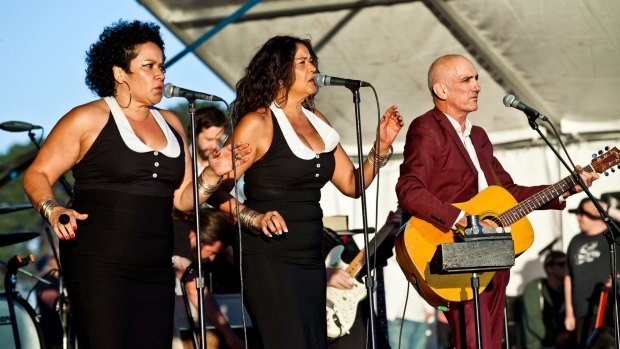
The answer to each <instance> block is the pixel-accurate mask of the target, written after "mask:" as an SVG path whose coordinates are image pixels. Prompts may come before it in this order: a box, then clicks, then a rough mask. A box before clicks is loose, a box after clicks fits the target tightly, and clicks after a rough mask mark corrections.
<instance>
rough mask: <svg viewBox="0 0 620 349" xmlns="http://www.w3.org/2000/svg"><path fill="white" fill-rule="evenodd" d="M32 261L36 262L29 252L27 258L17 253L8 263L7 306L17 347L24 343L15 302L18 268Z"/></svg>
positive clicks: (19, 348)
mask: <svg viewBox="0 0 620 349" xmlns="http://www.w3.org/2000/svg"><path fill="white" fill-rule="evenodd" d="M31 262H34V257H33V256H32V254H29V255H28V257H27V258H22V257H20V256H18V255H15V256H14V257H13V258H11V259H10V260H9V262H8V263H7V266H8V267H7V271H6V275H5V276H4V289H5V292H6V301H7V306H8V308H9V319H10V321H11V328H12V330H13V339H14V340H15V349H21V348H22V344H21V340H20V339H19V329H18V328H17V316H16V315H15V305H14V304H13V291H14V289H15V283H16V281H17V270H18V269H19V268H21V267H23V266H26V265H28V263H31Z"/></svg>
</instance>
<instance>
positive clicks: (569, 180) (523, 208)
mask: <svg viewBox="0 0 620 349" xmlns="http://www.w3.org/2000/svg"><path fill="white" fill-rule="evenodd" d="M583 170H584V171H586V172H594V169H593V168H592V166H590V165H588V166H586V167H584V168H583ZM575 185H577V181H576V180H575V178H574V177H573V176H568V177H566V178H564V179H562V180H561V181H559V182H557V183H555V184H553V185H550V186H548V187H547V188H545V189H543V190H541V191H539V192H538V193H536V194H534V195H532V196H530V197H529V198H527V199H525V200H523V201H522V202H520V203H519V204H518V205H516V206H514V207H513V208H511V209H509V210H507V211H506V212H504V213H502V214H501V215H499V219H500V220H501V222H502V223H503V224H504V226H506V227H507V226H509V225H511V224H513V223H514V222H516V221H518V220H519V219H521V218H523V217H525V216H526V215H528V214H529V213H531V212H532V211H534V210H536V209H538V208H539V207H541V206H543V205H545V204H547V203H548V202H550V201H551V200H553V199H555V198H557V197H559V196H560V195H562V193H564V192H566V191H568V190H569V189H570V188H572V187H574V186H575Z"/></svg>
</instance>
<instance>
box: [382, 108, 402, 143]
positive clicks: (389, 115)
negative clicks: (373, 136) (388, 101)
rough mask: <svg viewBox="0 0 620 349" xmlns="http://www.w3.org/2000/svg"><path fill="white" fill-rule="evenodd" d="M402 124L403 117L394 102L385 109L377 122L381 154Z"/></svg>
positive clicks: (392, 140) (394, 137)
mask: <svg viewBox="0 0 620 349" xmlns="http://www.w3.org/2000/svg"><path fill="white" fill-rule="evenodd" d="M403 126H404V123H403V117H402V116H401V115H400V112H399V111H398V105H396V104H394V105H392V106H391V107H389V108H388V109H387V110H386V111H385V113H384V114H383V116H382V117H381V121H380V123H379V139H380V147H381V149H380V150H381V154H385V153H387V150H388V149H389V147H390V146H391V145H392V143H393V142H394V139H396V136H397V135H398V133H399V132H400V130H401V129H402V128H403Z"/></svg>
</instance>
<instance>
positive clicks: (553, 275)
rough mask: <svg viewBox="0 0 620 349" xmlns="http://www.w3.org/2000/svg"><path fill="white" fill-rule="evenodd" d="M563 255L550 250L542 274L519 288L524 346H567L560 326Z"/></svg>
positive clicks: (561, 319) (537, 347) (564, 334)
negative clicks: (520, 292) (520, 291)
mask: <svg viewBox="0 0 620 349" xmlns="http://www.w3.org/2000/svg"><path fill="white" fill-rule="evenodd" d="M565 267H566V255H565V254H564V252H561V251H550V252H549V253H548V254H547V255H546V256H545V260H544V262H543V268H544V270H545V274H546V277H540V278H536V279H534V280H532V281H530V282H528V283H527V285H526V286H525V289H524V290H523V296H522V297H521V299H522V302H521V304H522V312H521V314H522V320H523V332H524V335H525V347H526V348H527V349H541V348H570V347H571V343H570V342H569V337H570V336H569V335H568V332H567V331H566V328H565V327H564V316H565V306H564V270H565Z"/></svg>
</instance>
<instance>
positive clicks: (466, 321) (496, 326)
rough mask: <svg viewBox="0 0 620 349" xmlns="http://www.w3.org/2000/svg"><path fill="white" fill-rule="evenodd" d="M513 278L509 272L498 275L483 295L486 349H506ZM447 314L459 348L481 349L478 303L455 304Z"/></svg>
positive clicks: (482, 320)
mask: <svg viewBox="0 0 620 349" xmlns="http://www.w3.org/2000/svg"><path fill="white" fill-rule="evenodd" d="M509 279H510V270H509V269H505V270H501V271H498V272H496V273H495V275H494V276H493V279H491V282H490V283H489V284H488V285H487V288H486V289H485V290H484V292H482V293H481V294H480V330H481V340H482V342H481V343H482V348H483V349H501V348H502V335H503V328H504V327H503V324H504V304H505V300H506V286H507V285H508V280H509ZM444 313H445V315H446V318H447V319H448V323H449V324H450V327H451V328H452V338H453V341H454V346H455V347H456V349H462V348H468V349H470V348H471V349H475V348H477V346H476V318H475V313H474V301H473V300H469V301H465V302H458V303H453V304H451V305H450V308H449V310H448V311H446V312H444Z"/></svg>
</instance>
